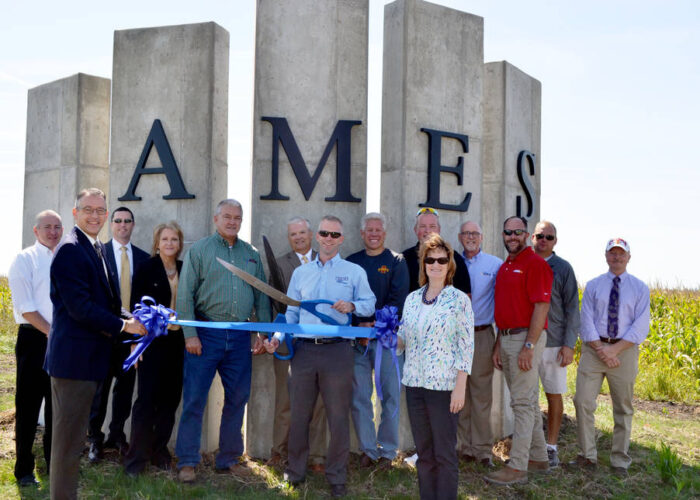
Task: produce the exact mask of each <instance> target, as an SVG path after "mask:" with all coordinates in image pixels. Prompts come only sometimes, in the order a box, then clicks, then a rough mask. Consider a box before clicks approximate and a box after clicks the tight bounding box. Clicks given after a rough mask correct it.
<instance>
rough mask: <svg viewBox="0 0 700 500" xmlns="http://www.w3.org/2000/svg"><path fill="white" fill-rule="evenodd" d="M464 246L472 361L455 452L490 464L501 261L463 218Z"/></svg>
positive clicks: (461, 234)
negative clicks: (469, 291) (471, 321)
mask: <svg viewBox="0 0 700 500" xmlns="http://www.w3.org/2000/svg"><path fill="white" fill-rule="evenodd" d="M459 241H460V242H461V243H462V247H464V252H463V253H462V256H463V257H464V262H465V263H466V264H467V269H468V270H469V280H470V282H471V286H472V309H473V310H474V362H473V364H472V372H471V373H470V374H469V380H468V382H467V394H466V396H465V398H464V408H463V409H462V411H461V412H460V413H459V423H458V428H457V448H458V450H457V451H458V453H459V454H460V455H461V457H462V458H463V459H464V460H465V461H467V462H479V463H480V464H481V465H484V466H486V467H493V460H492V448H493V432H492V431H491V404H492V402H493V401H492V400H493V388H492V382H493V360H492V359H491V354H492V353H493V347H494V345H495V343H496V337H495V333H494V328H493V314H494V287H495V284H496V274H497V273H498V269H499V268H500V267H501V264H503V261H502V260H501V259H499V258H498V257H496V256H495V255H490V254H487V253H486V252H484V251H482V250H481V244H482V243H483V241H484V236H483V234H482V233H481V226H479V224H477V223H476V222H471V221H467V222H465V223H464V224H462V227H460V230H459Z"/></svg>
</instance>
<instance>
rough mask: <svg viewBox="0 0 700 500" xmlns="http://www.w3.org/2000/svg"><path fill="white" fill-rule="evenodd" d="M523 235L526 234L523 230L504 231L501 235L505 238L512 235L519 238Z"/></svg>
mask: <svg viewBox="0 0 700 500" xmlns="http://www.w3.org/2000/svg"><path fill="white" fill-rule="evenodd" d="M523 233H527V231H526V230H525V229H504V230H503V234H505V235H506V236H510V235H511V234H514V235H515V236H520V235H521V234H523Z"/></svg>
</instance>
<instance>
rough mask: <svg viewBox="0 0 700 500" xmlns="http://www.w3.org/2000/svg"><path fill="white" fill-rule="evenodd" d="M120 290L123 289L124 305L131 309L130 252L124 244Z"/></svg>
mask: <svg viewBox="0 0 700 500" xmlns="http://www.w3.org/2000/svg"><path fill="white" fill-rule="evenodd" d="M119 290H120V291H121V299H122V307H123V308H124V309H127V310H128V309H129V305H130V302H131V267H129V252H127V251H126V247H125V246H122V275H121V276H120V278H119Z"/></svg>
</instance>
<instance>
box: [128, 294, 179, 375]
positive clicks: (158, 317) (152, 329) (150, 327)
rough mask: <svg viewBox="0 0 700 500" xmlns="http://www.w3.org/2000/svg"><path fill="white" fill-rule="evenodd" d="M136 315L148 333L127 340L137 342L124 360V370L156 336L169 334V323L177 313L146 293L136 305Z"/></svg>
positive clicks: (132, 363) (134, 313) (129, 366)
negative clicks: (150, 303) (151, 303)
mask: <svg viewBox="0 0 700 500" xmlns="http://www.w3.org/2000/svg"><path fill="white" fill-rule="evenodd" d="M146 302H153V305H148V304H146ZM133 315H134V317H135V318H136V319H137V320H138V321H139V322H140V323H142V324H143V326H145V327H146V330H147V331H148V333H146V335H144V336H143V337H142V336H140V335H139V336H134V337H133V338H131V339H128V340H125V341H124V343H125V344H136V349H134V350H133V351H132V352H131V354H130V355H129V357H128V358H126V359H125V360H124V364H123V365H122V370H124V371H125V372H126V371H128V370H129V368H131V367H132V366H133V365H134V363H136V361H138V359H139V356H141V354H143V352H144V351H145V350H146V348H147V347H148V346H149V345H151V342H153V340H154V339H155V338H156V337H160V336H162V335H167V334H168V323H169V322H170V317H171V316H173V315H175V316H177V313H176V312H175V311H173V310H172V309H168V308H167V307H165V306H162V305H160V304H157V303H156V301H155V299H153V297H149V296H148V295H144V296H143V297H141V302H139V303H138V304H136V305H135V306H134V312H133Z"/></svg>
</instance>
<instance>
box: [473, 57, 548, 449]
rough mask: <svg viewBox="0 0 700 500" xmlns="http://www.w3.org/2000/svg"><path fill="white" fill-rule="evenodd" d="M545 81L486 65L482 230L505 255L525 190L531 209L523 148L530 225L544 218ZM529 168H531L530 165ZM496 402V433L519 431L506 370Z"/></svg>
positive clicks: (489, 248)
mask: <svg viewBox="0 0 700 500" xmlns="http://www.w3.org/2000/svg"><path fill="white" fill-rule="evenodd" d="M541 106H542V85H541V84H540V82H539V81H537V80H535V79H534V78H532V77H531V76H528V75H527V74H525V73H524V72H522V71H521V70H519V69H518V68H516V67H515V66H513V65H511V64H509V63H507V62H505V61H500V62H492V63H487V64H485V65H484V142H483V159H484V169H483V181H482V182H483V186H482V195H483V199H484V202H483V203H482V208H481V209H482V224H481V226H482V230H483V232H484V243H483V249H484V250H485V251H486V252H488V253H491V254H494V255H498V256H499V257H502V258H505V257H506V255H507V253H506V251H505V248H504V247H503V236H502V230H503V221H504V220H505V219H506V217H509V216H511V215H515V214H516V197H517V196H521V210H522V212H521V213H522V215H523V216H525V215H526V210H527V203H526V200H525V191H524V190H523V188H522V186H521V185H520V183H519V181H518V171H517V169H518V156H519V154H520V152H521V151H530V152H531V153H534V157H535V159H536V162H535V169H536V173H535V175H534V177H529V179H530V182H531V184H532V187H533V188H534V190H535V196H534V199H535V204H534V207H533V212H532V215H530V216H529V217H527V218H528V228H529V229H530V231H532V230H533V229H534V224H535V223H536V222H537V221H538V220H539V217H540V210H539V206H540V205H539V200H540V179H541V172H540V161H541V155H540V134H541V125H542V123H541ZM526 173H527V174H529V171H526ZM493 397H494V404H493V406H492V410H491V417H492V418H491V423H492V425H493V429H494V433H495V435H496V437H502V436H507V435H509V434H511V433H512V432H513V414H512V411H511V409H510V393H509V392H508V387H507V386H506V383H505V378H504V377H503V375H502V373H501V372H499V371H496V374H495V376H494V393H493Z"/></svg>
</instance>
